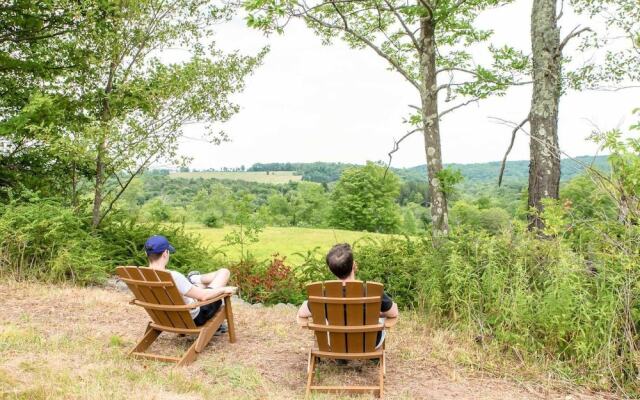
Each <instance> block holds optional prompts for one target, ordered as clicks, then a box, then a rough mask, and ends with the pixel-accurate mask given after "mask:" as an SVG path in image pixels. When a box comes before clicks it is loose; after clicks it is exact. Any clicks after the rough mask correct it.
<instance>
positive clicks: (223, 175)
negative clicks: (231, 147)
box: [169, 171, 302, 184]
mask: <svg viewBox="0 0 640 400" xmlns="http://www.w3.org/2000/svg"><path fill="white" fill-rule="evenodd" d="M169 178H174V179H175V178H183V179H197V178H202V179H229V180H237V181H246V182H258V183H274V184H277V183H289V182H298V181H300V180H302V175H294V173H293V171H269V173H268V174H267V172H253V171H251V172H247V171H244V172H217V171H213V172H175V173H172V174H169Z"/></svg>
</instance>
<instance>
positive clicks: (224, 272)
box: [200, 268, 231, 289]
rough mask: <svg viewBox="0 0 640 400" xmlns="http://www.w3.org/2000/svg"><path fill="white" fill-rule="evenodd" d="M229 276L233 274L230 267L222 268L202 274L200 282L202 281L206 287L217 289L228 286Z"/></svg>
mask: <svg viewBox="0 0 640 400" xmlns="http://www.w3.org/2000/svg"><path fill="white" fill-rule="evenodd" d="M229 276H231V272H230V271H229V270H228V269H226V268H220V269H219V270H217V271H215V272H209V273H207V274H203V275H200V282H202V285H204V286H205V287H208V288H211V289H215V288H219V287H223V286H227V283H228V282H229Z"/></svg>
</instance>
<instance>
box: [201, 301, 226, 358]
mask: <svg viewBox="0 0 640 400" xmlns="http://www.w3.org/2000/svg"><path fill="white" fill-rule="evenodd" d="M224 315H225V314H224V311H223V310H220V311H218V313H217V314H216V315H215V316H214V317H213V318H211V319H210V320H209V321H207V323H206V324H205V325H204V326H203V327H202V329H201V330H200V334H199V335H198V338H197V339H196V353H200V352H201V351H202V350H204V348H205V347H206V346H207V344H209V342H210V341H211V338H212V337H213V335H214V334H215V333H216V331H217V330H218V328H219V327H220V325H221V324H222V321H224Z"/></svg>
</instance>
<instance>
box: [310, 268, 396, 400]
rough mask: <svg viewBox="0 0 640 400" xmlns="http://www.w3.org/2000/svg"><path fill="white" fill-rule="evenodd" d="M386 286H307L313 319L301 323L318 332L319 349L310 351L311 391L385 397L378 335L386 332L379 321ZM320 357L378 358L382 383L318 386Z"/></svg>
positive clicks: (338, 283)
mask: <svg viewBox="0 0 640 400" xmlns="http://www.w3.org/2000/svg"><path fill="white" fill-rule="evenodd" d="M382 293H383V286H382V285H381V284H379V283H372V282H369V283H364V282H361V281H350V282H345V283H344V284H343V282H342V281H326V282H315V283H312V284H309V285H307V294H308V300H307V304H308V306H309V310H310V311H311V320H308V319H307V320H306V321H304V320H302V321H301V320H299V321H298V323H299V324H301V325H302V326H304V327H305V328H308V329H310V330H312V331H313V332H314V335H315V339H316V345H317V347H315V348H313V349H311V350H310V351H309V363H308V368H307V373H308V376H307V389H306V395H305V397H306V398H308V397H309V396H310V395H311V392H313V391H317V392H329V393H372V394H374V395H376V396H378V397H380V398H382V397H383V395H384V373H385V353H384V342H383V345H382V346H381V347H380V348H376V345H377V343H376V342H377V336H378V334H379V333H380V332H382V330H383V329H384V327H385V325H386V324H384V323H381V322H380V321H379V317H380V305H381V303H382ZM320 358H330V359H341V360H367V359H377V360H379V363H378V380H379V381H378V384H377V385H375V386H323V385H314V384H313V378H314V374H315V368H316V365H317V361H318V359H320Z"/></svg>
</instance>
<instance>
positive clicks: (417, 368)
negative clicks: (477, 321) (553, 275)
mask: <svg viewBox="0 0 640 400" xmlns="http://www.w3.org/2000/svg"><path fill="white" fill-rule="evenodd" d="M0 292H2V293H5V299H7V300H6V301H8V302H7V303H5V306H4V307H3V311H2V313H0V395H1V396H0V397H2V398H3V399H121V398H122V399H124V398H133V399H151V398H153V399H217V398H228V399H298V398H302V396H303V393H304V384H305V374H306V363H307V351H308V349H309V347H310V346H311V345H312V337H311V335H310V333H309V332H308V331H305V330H301V329H299V328H297V326H296V325H295V323H294V315H295V309H294V308H292V307H287V306H285V307H271V308H265V307H255V306H249V305H246V304H236V305H235V309H234V311H235V316H236V321H237V329H238V342H237V343H236V344H233V345H232V344H229V342H228V340H227V338H226V336H224V337H216V338H214V340H213V341H212V343H211V344H209V346H208V347H207V348H206V349H205V351H204V352H203V353H202V354H201V355H200V357H199V358H198V360H197V361H196V362H195V363H194V364H193V365H191V366H188V367H185V368H179V369H176V368H173V367H172V365H171V364H164V363H158V362H152V361H141V360H133V359H129V358H127V357H126V352H127V350H128V349H129V348H130V347H131V346H132V345H133V343H134V342H135V341H136V338H138V336H139V335H141V334H142V332H143V330H144V327H145V325H146V321H147V317H146V315H145V314H144V311H142V310H140V309H138V308H136V307H133V306H129V305H128V304H127V302H128V300H129V296H128V295H127V294H123V293H120V292H117V291H115V290H112V289H101V288H76V287H65V286H47V285H38V284H34V283H16V282H13V281H3V282H0ZM388 337H389V341H388V346H387V354H388V365H387V379H386V382H385V383H386V390H385V393H386V395H387V398H391V399H454V398H459V399H467V398H469V399H540V398H558V399H592V398H604V397H606V396H604V395H599V396H598V395H593V394H587V393H584V392H581V393H578V392H576V391H575V390H572V389H571V388H566V387H565V388H564V389H563V387H562V385H559V384H557V383H554V385H545V384H541V383H540V380H537V381H536V382H538V383H536V384H532V383H531V382H530V381H521V382H517V381H516V380H515V379H513V378H511V379H506V378H498V377H497V376H504V375H506V374H504V373H502V372H501V371H509V370H511V371H514V372H513V375H516V376H521V375H518V374H519V372H521V371H519V370H518V369H517V368H519V367H517V365H515V364H513V360H509V359H507V358H505V360H504V365H500V363H499V362H496V361H495V357H494V360H493V361H492V362H493V363H494V364H495V365H490V366H489V367H488V368H477V366H478V365H479V363H480V362H482V361H481V360H482V359H483V357H485V358H486V356H485V355H483V350H482V347H480V346H477V345H475V344H473V343H467V342H466V341H465V340H461V339H460V338H459V337H456V336H455V335H454V334H453V333H451V332H447V331H432V330H428V329H426V328H425V324H423V323H421V322H420V321H419V320H418V319H417V318H414V317H412V316H409V315H405V316H404V317H403V319H402V321H401V323H400V324H399V325H398V326H397V328H396V329H394V331H392V332H391V334H390V335H389V336H388ZM191 340H192V339H189V338H180V337H177V336H175V335H171V334H164V335H163V336H161V338H160V339H159V340H158V344H157V345H154V347H155V348H154V350H157V351H159V352H162V353H164V354H174V355H177V354H179V353H180V352H181V351H183V350H184V349H186V348H187V347H188V345H189V344H190V343H191ZM474 346H475V347H474ZM514 365H515V367H514ZM522 368H524V367H522ZM487 370H492V371H493V372H492V373H491V374H488V373H487V372H486V371H487ZM483 371H485V372H483ZM523 371H524V370H523ZM374 372H375V369H374V368H373V367H372V366H371V365H369V364H361V365H352V366H350V367H338V366H336V365H335V364H333V363H326V364H323V365H321V367H320V369H319V375H318V376H319V378H320V379H321V380H322V382H324V383H332V382H338V381H349V382H356V381H365V380H367V379H372V380H374V379H375V376H374ZM550 387H553V391H551V390H550V389H549V388H550ZM568 390H569V391H573V392H574V393H572V394H569V393H568ZM609 397H611V396H609ZM316 398H318V399H324V398H327V399H328V398H331V399H335V398H338V397H337V396H328V395H324V396H322V395H321V396H317V397H316Z"/></svg>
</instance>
